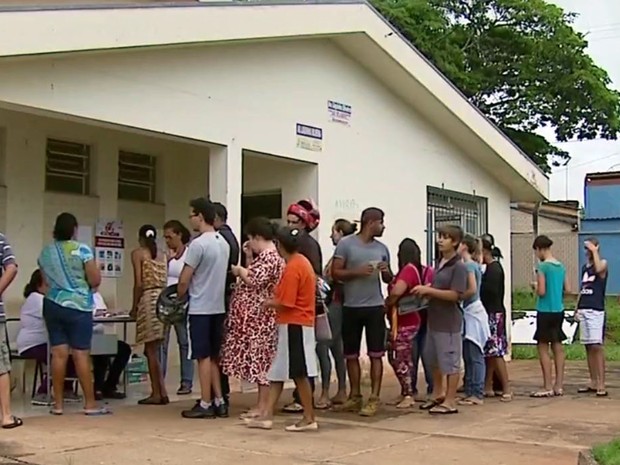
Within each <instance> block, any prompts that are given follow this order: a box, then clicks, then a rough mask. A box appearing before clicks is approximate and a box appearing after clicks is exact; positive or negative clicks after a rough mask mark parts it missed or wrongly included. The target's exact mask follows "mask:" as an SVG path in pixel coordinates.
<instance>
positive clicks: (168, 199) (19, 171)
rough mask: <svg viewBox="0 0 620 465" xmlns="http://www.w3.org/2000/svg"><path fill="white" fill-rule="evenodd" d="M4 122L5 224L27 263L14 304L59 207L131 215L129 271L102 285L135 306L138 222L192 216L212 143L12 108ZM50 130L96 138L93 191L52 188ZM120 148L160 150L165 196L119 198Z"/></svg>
mask: <svg viewBox="0 0 620 465" xmlns="http://www.w3.org/2000/svg"><path fill="white" fill-rule="evenodd" d="M0 128H3V132H4V133H5V134H6V137H5V138H4V139H5V144H4V149H3V151H4V162H3V164H2V166H1V167H0V172H2V174H3V175H2V181H3V183H4V184H5V186H3V187H1V188H0V227H1V228H2V231H5V232H6V234H7V236H8V238H9V240H10V241H11V243H12V245H13V247H14V248H15V253H16V254H17V259H18V262H19V266H20V272H19V275H18V278H17V282H16V283H15V284H14V285H13V286H11V288H10V289H9V290H8V291H7V293H6V295H5V296H4V298H5V301H6V304H7V308H8V311H9V312H10V313H12V314H15V313H16V312H17V311H18V309H19V306H20V305H21V301H22V298H21V290H22V289H23V286H24V284H25V283H26V282H27V280H28V278H29V277H30V273H31V272H32V270H33V269H34V268H35V267H36V259H37V256H38V254H39V252H40V251H41V247H42V246H43V244H44V243H46V242H47V241H49V240H50V239H51V232H52V228H53V225H54V220H55V218H56V215H58V214H59V213H61V212H63V211H69V212H71V213H73V214H74V215H76V217H77V218H78V222H79V223H80V224H83V225H91V226H94V225H95V222H96V221H97V218H100V217H101V218H118V219H121V220H122V221H123V222H124V227H125V240H126V252H127V253H126V255H125V274H124V276H123V277H122V278H119V279H104V282H103V284H102V287H101V291H102V294H103V295H104V297H105V298H106V301H107V302H108V305H110V306H112V307H119V308H129V306H130V305H131V289H132V285H133V275H132V274H131V261H130V258H129V251H130V250H131V249H132V248H133V247H135V246H136V245H137V232H138V228H139V227H140V226H141V225H142V224H145V223H151V224H153V225H155V226H157V227H158V228H160V227H161V226H162V225H163V223H164V222H165V220H167V219H172V218H177V219H179V220H181V221H183V222H186V220H187V215H188V201H189V199H190V198H192V197H197V196H200V195H206V194H207V192H208V176H209V157H208V149H207V148H206V147H202V146H196V145H189V144H181V143H177V142H170V141H167V140H161V139H155V138H152V137H145V136H142V135H137V134H133V133H129V132H121V131H115V130H110V129H103V128H101V127H97V126H92V125H85V124H76V123H73V122H68V121H63V120H59V119H52V118H44V117H40V116H34V115H29V114H24V113H17V112H11V111H6V110H0ZM48 137H53V138H58V139H61V140H68V141H76V142H83V143H87V144H90V145H91V148H92V158H91V160H92V161H93V164H92V169H91V173H92V175H93V183H92V184H93V186H92V187H93V188H92V190H91V192H92V195H90V196H80V195H69V194H61V193H55V192H45V191H44V189H45V145H46V139H47V138H48ZM119 149H125V150H135V151H138V152H141V153H147V154H151V155H155V156H157V157H158V167H157V169H158V172H159V174H158V178H159V179H158V186H157V190H158V195H157V198H158V203H157V204H149V203H142V202H129V201H119V200H118V199H117V172H118V150H119ZM0 151H2V150H1V149H0Z"/></svg>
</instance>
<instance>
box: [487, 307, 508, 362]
mask: <svg viewBox="0 0 620 465" xmlns="http://www.w3.org/2000/svg"><path fill="white" fill-rule="evenodd" d="M489 329H490V330H491V337H490V338H489V340H488V341H487V344H486V346H485V348H484V356H485V357H503V356H504V355H506V354H507V353H508V337H507V336H506V315H505V314H504V313H489Z"/></svg>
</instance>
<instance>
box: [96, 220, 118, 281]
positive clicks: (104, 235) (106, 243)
mask: <svg viewBox="0 0 620 465" xmlns="http://www.w3.org/2000/svg"><path fill="white" fill-rule="evenodd" d="M95 254H96V255H95V257H96V260H97V264H98V265H99V270H100V271H101V276H103V277H104V278H120V277H121V276H122V275H123V263H124V258H125V234H124V231H123V222H122V221H120V220H105V219H99V220H97V226H96V228H95Z"/></svg>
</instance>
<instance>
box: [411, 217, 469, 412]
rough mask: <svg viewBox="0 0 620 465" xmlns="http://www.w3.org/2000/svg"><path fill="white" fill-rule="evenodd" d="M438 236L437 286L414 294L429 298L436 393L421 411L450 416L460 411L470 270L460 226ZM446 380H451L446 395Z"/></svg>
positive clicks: (431, 361)
mask: <svg viewBox="0 0 620 465" xmlns="http://www.w3.org/2000/svg"><path fill="white" fill-rule="evenodd" d="M438 236H439V237H438V240H437V245H438V247H439V252H440V253H441V261H440V263H439V266H438V267H437V270H436V271H435V276H434V277H433V283H432V284H431V285H430V286H428V285H420V286H416V287H414V288H413V291H414V293H415V294H417V295H419V296H421V297H426V298H428V299H429V306H428V320H427V325H428V333H427V335H426V345H425V348H424V350H425V352H426V356H427V359H428V363H429V364H430V365H431V366H432V368H433V393H432V397H431V400H429V401H428V402H425V403H424V404H422V405H421V407H420V408H421V409H423V410H429V412H430V413H432V414H437V415H446V414H452V413H457V412H458V410H457V408H456V390H457V387H458V383H459V374H460V371H461V359H462V348H463V340H462V337H461V334H462V330H463V311H462V310H461V304H460V302H461V301H462V297H463V294H464V293H465V291H466V290H467V267H466V266H465V264H464V263H463V261H462V260H461V258H460V257H459V256H458V254H457V253H456V249H457V248H458V246H459V244H460V243H461V241H462V240H463V230H462V229H461V228H460V226H456V225H454V226H452V225H449V226H442V227H441V228H440V229H439V231H438ZM444 378H446V379H447V381H448V382H447V386H446V390H445V396H444V389H443V388H444V382H443V380H444Z"/></svg>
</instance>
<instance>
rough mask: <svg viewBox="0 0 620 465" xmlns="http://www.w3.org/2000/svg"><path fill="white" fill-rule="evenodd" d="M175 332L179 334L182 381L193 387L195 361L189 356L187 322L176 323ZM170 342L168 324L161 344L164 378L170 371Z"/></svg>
mask: <svg viewBox="0 0 620 465" xmlns="http://www.w3.org/2000/svg"><path fill="white" fill-rule="evenodd" d="M174 332H175V333H176V334H177V342H178V344H179V361H180V362H181V383H182V384H184V385H186V386H188V387H190V388H191V387H192V384H193V382H194V362H193V361H192V360H189V358H188V356H187V355H188V350H189V341H188V338H187V322H186V321H180V322H178V323H175V324H174ZM169 342H170V326H167V327H166V329H165V334H164V343H163V344H162V345H161V358H160V363H161V367H162V371H163V375H164V378H165V377H166V372H167V371H168V370H167V368H168V343H169Z"/></svg>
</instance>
